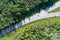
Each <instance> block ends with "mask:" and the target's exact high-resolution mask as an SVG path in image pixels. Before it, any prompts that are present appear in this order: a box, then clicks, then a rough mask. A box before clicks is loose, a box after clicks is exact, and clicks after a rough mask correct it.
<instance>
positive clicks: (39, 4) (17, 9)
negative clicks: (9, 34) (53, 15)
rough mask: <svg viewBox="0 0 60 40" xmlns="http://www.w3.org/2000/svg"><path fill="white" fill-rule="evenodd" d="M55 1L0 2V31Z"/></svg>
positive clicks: (7, 0)
mask: <svg viewBox="0 0 60 40" xmlns="http://www.w3.org/2000/svg"><path fill="white" fill-rule="evenodd" d="M56 1H58V0H0V29H2V28H5V27H8V26H10V25H13V24H15V23H18V22H20V21H21V20H23V19H24V18H26V17H29V16H31V15H33V14H34V13H36V12H38V11H40V10H41V9H43V8H45V7H47V6H48V5H51V4H53V3H55V2H56ZM47 3H48V4H47Z"/></svg>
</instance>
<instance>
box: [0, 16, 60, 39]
mask: <svg viewBox="0 0 60 40" xmlns="http://www.w3.org/2000/svg"><path fill="white" fill-rule="evenodd" d="M0 40H60V17H52V18H46V19H42V20H37V21H34V22H31V23H29V24H26V25H24V26H22V27H21V28H18V29H16V30H14V31H12V32H11V33H8V34H6V35H5V36H2V37H1V38H0Z"/></svg>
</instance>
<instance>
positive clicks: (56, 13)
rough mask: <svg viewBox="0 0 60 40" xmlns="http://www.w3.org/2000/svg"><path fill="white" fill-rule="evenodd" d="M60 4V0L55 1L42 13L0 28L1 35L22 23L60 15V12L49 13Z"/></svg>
mask: <svg viewBox="0 0 60 40" xmlns="http://www.w3.org/2000/svg"><path fill="white" fill-rule="evenodd" d="M59 4H60V1H59V2H57V3H55V4H54V5H53V6H50V7H49V8H46V9H45V10H42V11H41V12H40V13H36V14H35V15H33V16H31V17H29V18H26V19H25V20H22V21H21V22H19V23H17V24H15V25H11V26H10V27H8V28H5V29H2V30H0V36H2V35H5V34H6V33H9V32H10V31H12V30H14V29H16V28H18V27H21V26H22V25H25V24H27V23H29V22H32V21H36V20H39V19H43V18H49V17H54V16H60V12H55V13H51V14H48V12H49V11H51V10H53V9H55V8H57V7H60V5H59Z"/></svg>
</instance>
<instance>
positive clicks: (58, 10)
mask: <svg viewBox="0 0 60 40" xmlns="http://www.w3.org/2000/svg"><path fill="white" fill-rule="evenodd" d="M54 12H60V7H58V8H56V9H54V10H52V11H50V12H48V13H54Z"/></svg>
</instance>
